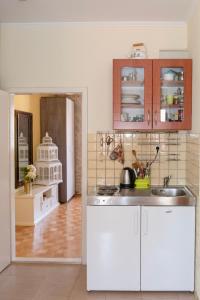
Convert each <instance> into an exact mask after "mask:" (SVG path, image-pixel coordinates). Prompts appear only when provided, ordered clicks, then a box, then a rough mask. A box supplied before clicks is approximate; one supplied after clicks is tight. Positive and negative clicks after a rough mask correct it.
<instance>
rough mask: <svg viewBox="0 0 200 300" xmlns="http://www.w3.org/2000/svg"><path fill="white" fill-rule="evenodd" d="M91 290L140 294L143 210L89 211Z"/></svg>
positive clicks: (129, 208)
mask: <svg viewBox="0 0 200 300" xmlns="http://www.w3.org/2000/svg"><path fill="white" fill-rule="evenodd" d="M87 290H113V291H117V290H120V291H129V290H130V291H139V290H140V208H139V207H138V206H135V207H134V206H132V207H130V206H126V207H125V206H124V207H118V206H114V207H113V206H112V207H111V206H105V207H104V206H101V207H99V206H98V207H97V206H88V207H87Z"/></svg>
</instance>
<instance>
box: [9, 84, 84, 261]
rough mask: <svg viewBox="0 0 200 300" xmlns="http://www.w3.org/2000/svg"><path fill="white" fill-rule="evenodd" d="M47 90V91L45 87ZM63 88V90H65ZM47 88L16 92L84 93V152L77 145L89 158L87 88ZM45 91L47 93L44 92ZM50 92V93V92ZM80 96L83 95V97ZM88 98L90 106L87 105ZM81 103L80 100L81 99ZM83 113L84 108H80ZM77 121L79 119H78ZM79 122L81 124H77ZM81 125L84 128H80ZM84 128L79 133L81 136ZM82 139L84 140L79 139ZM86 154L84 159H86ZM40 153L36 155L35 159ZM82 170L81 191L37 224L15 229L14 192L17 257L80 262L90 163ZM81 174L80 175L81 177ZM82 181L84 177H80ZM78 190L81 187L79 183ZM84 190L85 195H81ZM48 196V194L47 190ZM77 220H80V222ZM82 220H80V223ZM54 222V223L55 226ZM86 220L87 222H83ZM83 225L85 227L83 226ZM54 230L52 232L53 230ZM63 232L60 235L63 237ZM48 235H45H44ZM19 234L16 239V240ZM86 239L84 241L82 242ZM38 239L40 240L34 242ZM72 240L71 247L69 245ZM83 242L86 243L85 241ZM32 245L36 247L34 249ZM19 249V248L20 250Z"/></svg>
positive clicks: (15, 254)
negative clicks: (74, 89)
mask: <svg viewBox="0 0 200 300" xmlns="http://www.w3.org/2000/svg"><path fill="white" fill-rule="evenodd" d="M44 90H45V91H44ZM61 90H62V91H61ZM61 90H60V91H59V89H57V90H56V91H55V89H53V91H52V89H50V90H47V89H43V90H41V89H40V91H39V89H36V90H35V89H34V91H33V89H31V91H30V90H28V89H24V90H23V91H22V90H20V91H19V90H17V91H16V90H15V91H14V94H15V95H17V97H19V96H18V95H20V94H25V93H27V94H28V93H31V94H34V96H36V94H35V93H34V92H37V91H39V92H40V96H41V94H42V96H48V97H52V96H55V94H56V96H58V97H59V96H62V97H63V96H66V95H67V96H68V97H69V98H71V99H72V100H73V101H75V100H77V99H78V98H77V95H79V96H81V100H82V104H83V109H82V112H81V117H82V120H81V126H82V128H81V133H82V134H81V135H82V138H81V142H82V151H81V152H82V153H80V147H77V149H79V158H80V157H81V161H83V162H84V161H86V157H87V152H86V149H87V148H86V143H85V141H86V140H87V139H86V134H87V117H86V115H87V114H85V113H86V112H87V110H86V109H85V107H87V103H86V102H87V98H86V90H83V89H81V91H80V90H79V89H76V91H71V92H70V91H69V90H67V91H66V90H65V93H64V91H63V89H61ZM42 92H43V93H42ZM59 92H60V93H59ZM47 94H48V95H47ZM74 97H75V98H76V99H74ZM14 98H15V97H13V100H12V104H14ZM79 100H80V98H79ZM84 102H85V104H86V106H85V105H84ZM77 103H78V100H77ZM11 110H12V112H13V111H14V105H12V109H11ZM79 113H80V111H79ZM75 123H76V122H75ZM76 125H77V124H76ZM79 129H80V128H79ZM81 135H80V132H79V134H78V136H79V137H80V136H81ZM79 142H80V141H79ZM83 157H84V159H83ZM35 159H36V157H34V160H33V161H35ZM78 172H79V173H80V172H81V179H83V182H82V183H81V182H77V180H76V184H77V186H79V192H78V193H76V195H75V197H72V199H71V200H70V201H69V202H67V203H64V204H61V205H59V206H58V207H56V208H55V209H54V210H53V211H52V212H51V213H50V214H48V216H46V217H45V218H44V219H43V220H41V221H40V222H38V224H36V225H35V226H32V227H31V226H18V227H16V231H15V221H16V218H15V213H13V210H14V211H15V209H14V208H15V205H16V199H15V196H13V199H12V242H13V243H12V256H13V260H16V261H59V262H62V261H63V262H80V261H81V257H82V256H83V255H84V253H85V251H84V248H85V247H84V245H85V243H84V240H85V239H84V232H85V228H84V227H85V226H84V223H85V222H84V219H85V217H84V215H85V196H86V189H85V188H84V187H85V186H86V182H85V178H86V177H85V176H83V174H84V173H85V172H87V166H86V165H85V164H84V163H83V166H82V171H80V168H79V169H78V171H77V170H76V173H78ZM79 175H80V174H79ZM79 178H80V177H79ZM80 181H81V180H80ZM76 191H77V187H76ZM80 192H81V195H82V197H80V195H79V194H80ZM45 197H46V194H45ZM77 220H79V221H78V222H77ZM78 223H79V224H78ZM52 224H53V226H52ZM82 224H83V225H82ZM81 227H82V228H81ZM64 228H65V229H64ZM50 231H52V232H50ZM59 234H60V238H59ZM44 237H45V238H44ZM15 238H16V241H14V240H15ZM45 239H46V248H45V247H41V244H42V241H43V242H44V245H45ZM74 240H79V242H80V244H79V247H78V248H77V247H76V246H74V244H73V241H74ZM82 240H83V242H82ZM34 241H36V243H34ZM70 244H71V246H72V247H71V248H69V247H68V245H70ZM81 244H82V245H81ZM30 245H32V249H31V251H30ZM16 250H17V251H16Z"/></svg>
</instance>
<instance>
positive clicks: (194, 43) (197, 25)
mask: <svg viewBox="0 0 200 300" xmlns="http://www.w3.org/2000/svg"><path fill="white" fill-rule="evenodd" d="M199 36H200V2H199V4H198V7H197V9H196V10H195V14H194V16H193V17H192V18H191V19H190V21H189V24H188V48H189V50H190V53H191V57H192V59H193V82H192V86H193V113H192V129H193V130H195V131H199V130H200V121H199V113H200V89H199V77H200V39H199Z"/></svg>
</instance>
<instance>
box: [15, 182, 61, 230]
mask: <svg viewBox="0 0 200 300" xmlns="http://www.w3.org/2000/svg"><path fill="white" fill-rule="evenodd" d="M58 205H59V202H58V184H54V185H50V186H42V185H33V189H32V193H31V194H25V193H24V191H23V190H19V191H17V192H16V194H15V206H16V207H15V218H16V225H20V226H33V225H35V224H37V223H38V222H39V221H41V220H42V219H43V218H44V217H46V216H47V215H48V214H49V213H50V212H51V211H52V210H54V209H55V207H57V206H58Z"/></svg>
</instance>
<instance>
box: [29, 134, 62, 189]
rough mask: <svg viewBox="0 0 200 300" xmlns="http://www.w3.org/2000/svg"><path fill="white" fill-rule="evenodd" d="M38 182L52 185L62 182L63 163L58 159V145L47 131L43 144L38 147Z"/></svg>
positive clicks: (36, 164)
mask: <svg viewBox="0 0 200 300" xmlns="http://www.w3.org/2000/svg"><path fill="white" fill-rule="evenodd" d="M35 166H36V169H37V180H36V183H38V184H44V185H51V184H55V183H60V182H62V164H61V162H60V161H59V160H58V147H57V146H56V145H55V144H54V143H53V142H52V138H51V137H50V136H49V135H48V133H47V132H46V136H45V137H43V139H42V144H40V145H39V146H38V147H37V161H36V162H35Z"/></svg>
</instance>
